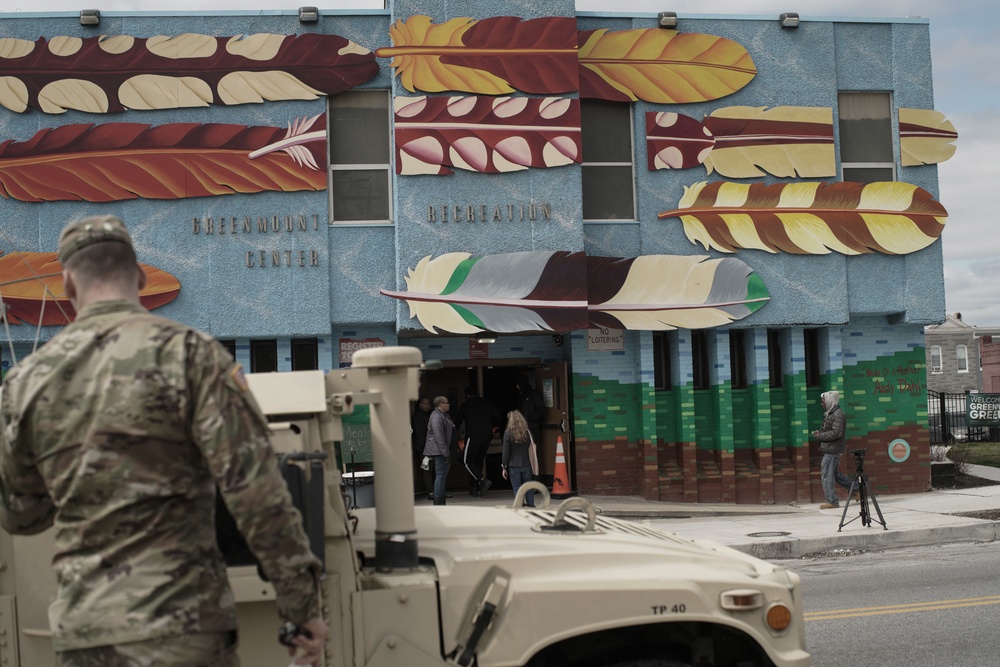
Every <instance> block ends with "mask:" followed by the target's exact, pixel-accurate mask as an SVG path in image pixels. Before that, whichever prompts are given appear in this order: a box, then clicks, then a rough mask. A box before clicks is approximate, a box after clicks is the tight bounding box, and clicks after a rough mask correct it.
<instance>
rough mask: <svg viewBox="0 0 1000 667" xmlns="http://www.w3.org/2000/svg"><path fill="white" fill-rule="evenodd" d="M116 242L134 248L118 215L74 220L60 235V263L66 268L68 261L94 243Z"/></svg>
mask: <svg viewBox="0 0 1000 667" xmlns="http://www.w3.org/2000/svg"><path fill="white" fill-rule="evenodd" d="M105 241H114V242H117V243H124V244H125V245H127V246H128V247H130V248H131V247H132V237H131V236H129V233H128V229H126V228H125V223H124V222H122V220H121V218H119V217H118V216H116V215H94V216H91V217H89V218H83V219H82V220H74V221H73V222H71V223H69V224H68V225H66V228H65V229H63V230H62V233H61V234H59V262H60V263H61V264H63V265H64V266H65V264H66V260H68V259H69V258H70V257H72V256H73V255H74V254H76V252H77V251H78V250H81V249H83V248H86V247H87V246H89V245H93V244H94V243H103V242H105Z"/></svg>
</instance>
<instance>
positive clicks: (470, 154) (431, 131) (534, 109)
mask: <svg viewBox="0 0 1000 667" xmlns="http://www.w3.org/2000/svg"><path fill="white" fill-rule="evenodd" d="M395 106H396V112H395V128H396V130H395V131H396V173H397V174H452V173H454V172H453V171H452V170H451V169H449V167H454V168H457V169H466V170H469V171H476V172H480V173H498V172H508V171H518V170H521V169H528V168H529V167H561V166H563V165H567V164H572V163H574V162H579V161H580V159H581V158H580V154H581V152H582V145H581V136H580V101H579V100H571V99H565V98H558V97H549V98H543V99H538V98H528V97H499V98H492V97H397V98H396V100H395Z"/></svg>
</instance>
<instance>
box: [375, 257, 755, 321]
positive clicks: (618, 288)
mask: <svg viewBox="0 0 1000 667" xmlns="http://www.w3.org/2000/svg"><path fill="white" fill-rule="evenodd" d="M405 279H406V285H407V288H408V290H407V291H405V292H395V291H390V290H381V292H382V294H385V295H387V296H391V297H393V298H395V299H402V300H405V301H406V302H407V303H408V304H409V306H410V317H416V318H417V319H418V320H419V321H420V324H421V325H423V327H424V328H425V329H427V330H428V331H432V332H435V333H440V332H448V333H458V334H475V333H480V332H482V331H493V332H497V333H519V332H531V331H574V330H577V329H583V328H587V327H613V328H623V329H642V330H654V331H662V330H668V329H676V328H679V327H682V328H688V329H701V328H705V327H715V326H721V325H725V324H729V323H730V322H733V321H734V320H738V319H742V318H744V317H746V316H747V315H749V314H751V313H753V312H754V311H756V310H758V309H759V308H761V307H762V306H763V305H764V304H765V303H767V301H768V300H769V299H770V296H769V295H768V291H767V288H766V287H765V286H764V283H763V281H762V280H761V279H760V277H759V276H758V275H757V274H755V273H754V272H753V271H752V270H751V269H750V267H749V266H747V265H746V264H745V263H743V262H742V261H740V260H738V259H735V258H730V257H727V258H722V259H709V258H708V257H705V256H684V255H681V256H672V255H646V256H642V257H633V258H628V259H622V258H618V257H587V256H585V255H584V254H583V253H569V252H548V251H533V252H517V253H508V254H501V255H488V256H486V257H481V258H478V259H477V258H473V257H472V256H471V255H469V254H468V253H449V254H446V255H441V256H440V257H437V258H435V259H431V258H430V257H425V258H423V259H422V260H420V262H418V263H417V266H416V268H415V269H413V270H411V271H409V272H408V274H407V275H406V277H405Z"/></svg>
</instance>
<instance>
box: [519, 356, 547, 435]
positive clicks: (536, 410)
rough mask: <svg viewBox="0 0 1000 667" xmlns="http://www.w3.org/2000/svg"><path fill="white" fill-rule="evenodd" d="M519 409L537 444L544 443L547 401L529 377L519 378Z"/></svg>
mask: <svg viewBox="0 0 1000 667" xmlns="http://www.w3.org/2000/svg"><path fill="white" fill-rule="evenodd" d="M517 392H518V396H517V409H518V411H519V412H520V413H521V414H522V415H523V416H524V420H525V421H526V422H528V430H530V431H531V437H533V438H534V439H535V442H536V443H539V444H541V442H542V419H543V418H544V417H545V399H544V397H542V394H541V392H538V391H536V390H535V389H534V388H533V387H532V386H531V384H530V383H529V382H528V376H527V375H525V374H523V373H522V374H520V375H518V376H517Z"/></svg>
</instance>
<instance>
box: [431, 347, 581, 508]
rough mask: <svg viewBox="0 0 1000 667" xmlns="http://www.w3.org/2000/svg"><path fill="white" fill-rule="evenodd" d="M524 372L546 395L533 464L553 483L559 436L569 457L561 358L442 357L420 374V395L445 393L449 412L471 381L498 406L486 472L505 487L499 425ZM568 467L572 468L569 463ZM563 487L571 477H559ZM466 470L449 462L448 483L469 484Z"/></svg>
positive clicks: (514, 404)
mask: <svg viewBox="0 0 1000 667" xmlns="http://www.w3.org/2000/svg"><path fill="white" fill-rule="evenodd" d="M522 374H523V375H526V376H527V377H528V380H529V381H530V382H531V384H532V386H533V387H534V388H535V390H536V391H538V392H540V393H541V394H542V397H543V398H544V400H545V416H544V418H543V419H542V442H539V443H537V444H538V464H539V468H540V470H539V476H540V478H541V482H542V483H543V484H546V485H548V486H550V487H551V486H552V481H553V475H554V471H555V458H556V446H557V442H558V440H559V438H561V439H562V443H563V450H564V451H565V453H566V456H567V463H569V459H570V440H571V437H572V434H571V433H570V431H569V424H571V423H572V422H571V421H570V418H569V391H568V388H569V385H568V376H567V367H566V363H565V362H556V363H549V364H542V363H541V362H539V361H538V360H535V359H489V360H486V359H472V360H466V361H445V362H444V365H443V367H442V368H439V369H437V370H427V371H424V372H423V373H422V374H421V381H420V395H421V396H427V397H429V398H431V399H432V400H433V398H434V397H435V396H447V397H448V402H449V404H450V408H451V409H450V415H451V417H452V418H453V419H454V418H456V417H457V415H458V411H459V410H460V409H461V407H462V402H463V401H464V400H465V388H466V387H473V388H474V389H475V390H476V393H477V394H478V395H479V396H483V397H485V398H487V399H489V400H490V401H491V402H492V403H493V404H494V405H496V406H497V409H498V410H499V411H500V415H501V419H502V423H501V424H500V425H499V427H498V428H497V433H496V435H495V437H494V439H493V442H492V443H491V444H490V448H489V450H488V453H487V456H486V475H487V477H489V478H490V480H491V481H492V482H493V485H494V488H498V489H503V488H506V489H509V488H510V483H509V482H508V481H507V480H505V479H503V476H502V475H501V471H500V461H501V457H502V453H503V431H504V428H505V426H506V419H507V413H508V412H510V411H511V410H515V409H517V402H518V391H517V378H518V376H519V375H522ZM568 469H569V470H571V469H572V468H571V467H569V468H568ZM563 483H564V484H566V486H567V488H573V485H572V479H570V480H563ZM468 486H469V484H468V474H467V473H466V471H465V468H464V467H463V466H461V465H455V464H454V463H453V464H452V466H451V470H450V472H449V473H448V488H449V489H455V490H457V489H462V490H463V492H464V491H465V490H466V489H468Z"/></svg>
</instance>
